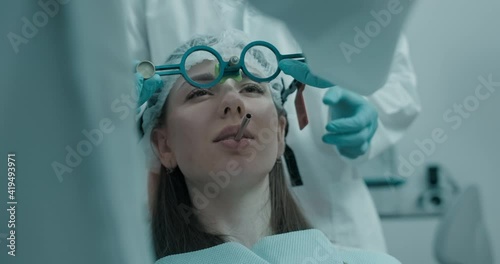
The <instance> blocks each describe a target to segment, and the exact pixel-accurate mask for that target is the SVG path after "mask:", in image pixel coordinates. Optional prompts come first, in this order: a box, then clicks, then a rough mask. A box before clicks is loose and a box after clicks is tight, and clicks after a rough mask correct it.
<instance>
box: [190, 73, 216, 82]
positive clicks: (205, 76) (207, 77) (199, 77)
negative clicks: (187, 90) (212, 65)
mask: <svg viewBox="0 0 500 264" xmlns="http://www.w3.org/2000/svg"><path fill="white" fill-rule="evenodd" d="M189 77H190V78H191V79H192V80H193V81H196V82H198V81H213V80H214V79H215V75H214V74H213V73H211V72H202V73H199V74H196V75H194V76H191V75H190V76H189Z"/></svg>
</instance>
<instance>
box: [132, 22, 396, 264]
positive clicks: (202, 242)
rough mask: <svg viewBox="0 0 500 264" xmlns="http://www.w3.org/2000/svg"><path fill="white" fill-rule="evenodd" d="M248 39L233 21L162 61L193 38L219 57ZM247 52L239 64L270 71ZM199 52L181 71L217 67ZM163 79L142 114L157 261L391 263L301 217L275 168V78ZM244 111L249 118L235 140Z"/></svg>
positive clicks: (278, 142) (209, 74) (267, 60)
mask: <svg viewBox="0 0 500 264" xmlns="http://www.w3.org/2000/svg"><path fill="white" fill-rule="evenodd" d="M248 43H249V41H248V40H247V39H246V38H245V36H244V35H243V33H241V32H237V31H227V32H224V33H223V34H222V35H221V36H217V37H214V36H202V37H195V38H193V39H192V40H190V41H188V42H187V43H186V44H184V45H182V46H181V47H179V48H178V49H177V50H175V51H174V52H173V54H172V55H171V56H170V57H169V58H168V59H167V61H166V62H165V64H179V63H180V61H181V58H182V56H183V55H184V53H185V52H186V51H187V50H188V49H189V48H191V47H194V46H209V47H211V48H213V49H215V50H216V51H217V52H218V53H219V54H221V56H222V58H223V59H224V61H228V60H229V59H230V58H231V57H233V56H237V57H238V58H239V56H240V53H241V51H242V50H243V48H244V47H245V45H247V44H248ZM197 54H198V53H197ZM206 54H207V53H205V55H206ZM248 54H250V55H251V57H249V58H245V62H246V66H247V68H249V69H250V68H251V69H252V72H254V73H255V74H256V75H261V76H266V75H269V73H273V72H275V71H276V68H275V65H276V64H275V63H271V61H272V60H275V58H273V57H272V56H271V55H269V54H265V53H261V52H250V53H248ZM247 56H248V55H247ZM209 57H210V56H204V55H203V56H201V55H195V54H193V56H189V59H188V60H187V61H186V71H187V72H188V74H189V76H191V77H192V78H193V79H194V80H196V81H199V82H209V81H210V80H213V79H214V76H215V75H216V74H217V73H218V71H219V68H218V63H217V61H215V60H213V59H209ZM163 80H164V86H163V87H162V89H161V90H159V91H157V92H156V93H155V94H154V95H153V96H152V97H151V98H150V99H149V101H148V104H147V108H146V109H145V110H144V112H143V116H142V120H143V122H142V130H143V131H144V139H145V140H144V141H145V142H147V143H148V144H146V145H147V146H149V147H151V148H150V151H151V152H152V153H154V154H151V155H154V156H153V157H155V158H157V159H158V160H159V164H161V165H160V166H161V169H160V176H159V179H158V181H157V182H156V183H157V184H156V186H154V188H153V189H154V191H153V192H152V193H154V195H152V196H151V197H152V201H151V211H152V220H151V222H152V235H153V243H154V248H155V253H156V256H157V258H158V261H157V263H360V264H361V263H399V262H398V261H397V260H396V259H394V258H392V257H391V256H388V255H385V254H382V253H376V252H367V251H361V250H356V249H348V248H342V247H338V246H334V245H333V244H331V243H330V241H328V239H327V238H326V237H325V236H324V235H323V234H322V233H321V232H320V231H319V230H316V229H312V227H311V226H310V225H309V224H308V222H307V221H306V217H305V216H304V215H303V214H302V212H301V210H300V209H299V207H298V206H297V204H296V203H295V201H294V198H293V197H292V195H291V194H290V192H289V190H288V185H287V182H286V181H285V178H284V176H283V173H282V171H281V166H282V164H281V160H280V157H281V155H282V154H283V152H284V146H285V127H286V113H285V111H284V109H283V106H282V102H281V96H280V92H281V89H282V85H281V82H275V83H273V82H274V81H272V82H271V83H258V82H255V81H253V80H251V79H250V78H249V77H248V76H246V75H245V74H243V73H242V72H241V71H239V72H236V73H233V74H231V75H229V76H226V77H224V78H223V79H222V80H221V81H220V82H219V83H217V84H216V85H215V86H213V87H210V88H208V89H201V88H197V87H195V86H193V85H191V84H190V83H189V82H187V81H186V80H185V79H184V78H183V77H182V76H181V75H171V76H168V77H164V78H163ZM247 114H250V115H251V119H250V122H249V123H248V126H247V127H246V129H245V130H244V131H243V132H244V133H243V136H242V138H241V140H236V139H235V134H236V133H237V132H238V129H239V127H240V124H241V122H242V119H243V118H244V117H245V116H246V115H247Z"/></svg>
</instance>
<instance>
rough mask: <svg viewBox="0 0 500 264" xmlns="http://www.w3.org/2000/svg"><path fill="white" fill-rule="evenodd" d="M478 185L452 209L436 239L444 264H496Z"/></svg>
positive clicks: (458, 198)
mask: <svg viewBox="0 0 500 264" xmlns="http://www.w3.org/2000/svg"><path fill="white" fill-rule="evenodd" d="M482 218H483V214H482V206H481V202H480V198H479V191H478V188H477V186H475V185H472V186H469V187H467V188H466V189H465V190H464V191H463V192H462V193H461V194H460V195H459V196H458V197H457V199H456V201H455V202H454V203H453V204H452V205H451V206H450V207H449V208H448V210H447V211H446V213H445V215H444V217H443V219H442V221H441V222H440V223H439V225H438V227H437V230H436V235H435V237H434V255H435V257H436V259H437V260H438V261H439V263H440V264H493V253H492V249H491V242H490V238H489V234H488V232H487V230H486V226H485V224H484V222H483V219H482Z"/></svg>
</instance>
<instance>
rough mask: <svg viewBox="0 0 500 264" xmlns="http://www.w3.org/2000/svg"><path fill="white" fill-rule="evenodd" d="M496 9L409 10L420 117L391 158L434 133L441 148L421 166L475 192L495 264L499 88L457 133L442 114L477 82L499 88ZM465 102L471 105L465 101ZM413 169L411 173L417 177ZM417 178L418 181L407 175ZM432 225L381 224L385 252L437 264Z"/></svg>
mask: <svg viewBox="0 0 500 264" xmlns="http://www.w3.org/2000/svg"><path fill="white" fill-rule="evenodd" d="M499 17H500V1H493V0H477V1H466V0H441V1H432V0H422V1H419V2H417V3H416V5H415V9H414V13H413V14H412V16H411V17H410V19H409V21H408V24H407V28H406V34H407V36H408V38H409V41H410V45H411V55H412V59H413V63H414V66H415V71H416V73H417V75H418V81H419V92H420V96H421V100H422V105H423V112H422V113H421V115H420V117H419V118H418V120H417V121H416V122H415V123H414V125H413V126H412V128H411V129H410V131H409V132H408V134H407V135H406V136H405V138H404V139H403V140H402V142H401V143H400V145H399V146H398V147H397V150H398V152H399V154H400V155H402V156H403V157H405V158H407V159H408V157H409V155H410V153H411V152H412V151H413V150H415V149H417V147H416V145H415V143H414V140H416V139H418V140H423V139H424V138H430V136H431V132H432V130H433V129H435V128H441V129H443V130H444V131H445V133H446V136H447V140H446V141H445V142H444V143H442V144H437V147H436V150H435V152H433V153H432V154H431V155H429V156H427V157H426V162H437V163H440V164H442V165H443V166H444V167H446V168H447V169H448V170H449V171H450V173H451V175H452V176H453V177H454V178H455V179H457V181H458V182H459V183H460V184H461V185H462V186H465V185H468V184H472V183H474V184H478V185H479V188H480V191H481V198H482V202H483V208H484V215H485V221H486V224H487V227H488V230H489V231H490V234H491V239H492V242H493V249H494V251H495V255H494V258H495V260H496V263H500V224H499V223H500V205H499V200H500V173H499V170H500V153H499V150H500V138H499V137H500V86H499V87H497V90H496V92H494V93H492V94H491V96H490V97H489V98H488V99H485V100H479V106H478V108H477V109H476V110H474V111H471V112H469V114H470V116H469V117H468V118H467V119H462V123H461V125H460V126H457V128H456V129H453V128H452V125H453V124H454V122H446V121H445V120H444V119H443V114H444V113H445V112H446V111H447V109H453V104H454V103H460V104H463V102H464V100H465V99H466V98H467V97H468V96H474V91H475V88H476V87H477V86H478V85H479V84H480V83H479V81H478V77H479V76H484V77H486V78H487V77H488V75H489V74H492V79H493V80H494V81H496V82H500V19H499ZM469 100H470V98H469ZM422 168H423V167H419V168H417V169H422ZM414 176H415V177H421V175H418V172H417V174H415V175H414ZM436 225H437V219H432V218H429V219H416V218H414V219H391V220H384V221H383V227H384V232H385V234H386V239H387V243H388V247H389V252H390V253H391V254H393V255H395V256H396V257H398V258H399V259H400V260H402V261H403V263H408V264H411V263H427V264H433V263H437V262H436V261H434V260H433V257H432V252H431V249H432V238H433V235H434V234H433V232H434V229H435V227H436Z"/></svg>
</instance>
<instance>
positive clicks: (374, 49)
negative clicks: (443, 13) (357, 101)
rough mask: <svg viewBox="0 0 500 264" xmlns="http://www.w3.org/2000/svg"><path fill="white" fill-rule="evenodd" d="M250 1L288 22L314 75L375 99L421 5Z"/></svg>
mask: <svg viewBox="0 0 500 264" xmlns="http://www.w3.org/2000/svg"><path fill="white" fill-rule="evenodd" d="M249 2H250V3H251V4H253V5H254V6H255V7H257V8H258V9H260V10H261V11H262V12H264V13H266V14H268V15H271V16H273V17H276V18H278V19H281V20H282V21H283V22H285V24H286V25H287V26H288V28H289V29H290V31H291V33H292V34H293V36H294V37H295V39H296V40H297V42H298V43H299V44H300V46H301V47H302V50H303V52H304V53H305V54H306V56H307V63H308V65H309V68H310V69H311V71H312V72H313V73H314V74H316V75H318V76H321V77H323V78H325V79H327V80H329V81H331V82H332V83H334V84H336V85H338V86H340V87H349V89H350V90H352V91H354V92H356V93H359V94H361V95H369V94H372V93H373V92H374V91H376V90H377V89H378V88H380V87H381V86H382V85H383V84H384V83H386V78H387V76H388V72H390V65H391V56H392V54H394V50H395V48H396V43H397V41H398V38H399V35H400V34H401V29H402V27H403V24H404V22H405V21H406V18H407V17H408V14H409V13H410V11H411V9H412V7H413V6H414V2H415V1H412V0H397V1H394V0H380V1H365V0H352V1H322V0H310V1H301V0H286V1H285V0H282V1H277V0H276V1H266V0H250V1H249ZM284 6H286V7H287V8H283V7H284ZM359 76H363V78H360V77H359Z"/></svg>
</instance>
